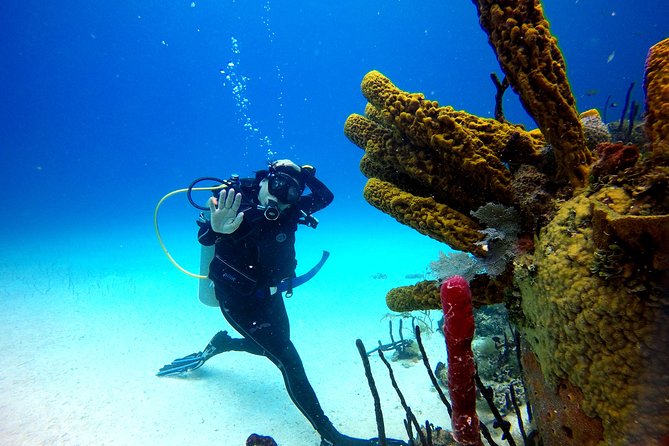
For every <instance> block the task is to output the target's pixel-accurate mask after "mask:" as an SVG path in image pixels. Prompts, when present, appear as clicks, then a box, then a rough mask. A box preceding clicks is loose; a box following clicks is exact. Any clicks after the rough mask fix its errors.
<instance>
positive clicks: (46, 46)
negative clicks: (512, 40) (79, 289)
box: [0, 0, 669, 237]
mask: <svg viewBox="0 0 669 446" xmlns="http://www.w3.org/2000/svg"><path fill="white" fill-rule="evenodd" d="M329 3H331V4H327V5H326V4H325V3H324V2H315V1H310V2H278V1H274V2H270V1H257V2H256V1H230V0H217V1H213V0H212V1H195V2H192V3H191V2H189V1H173V2H163V1H142V2H139V1H133V2H112V3H108V2H94V1H93V2H92V1H76V0H65V1H63V2H44V1H41V0H25V1H16V0H8V1H5V2H2V5H1V6H0V11H2V16H3V17H5V18H6V19H5V20H4V23H5V24H4V25H3V27H2V30H1V31H0V32H1V33H2V39H1V40H0V57H1V58H2V68H0V85H1V86H2V87H1V88H2V91H3V94H2V96H3V98H2V101H0V147H1V148H0V160H1V161H0V163H1V164H0V165H1V167H0V169H2V175H0V188H1V189H2V191H3V192H2V195H1V197H2V198H1V201H0V203H1V206H2V212H3V214H4V218H2V222H1V223H0V225H1V226H0V228H1V229H2V234H7V231H14V230H17V229H18V230H24V229H27V230H28V231H27V233H26V237H33V236H34V232H33V231H39V232H40V233H44V232H45V231H46V232H47V233H51V232H56V233H62V232H63V231H66V232H67V231H73V232H74V231H78V230H80V229H81V228H84V229H91V230H92V229H94V227H96V226H98V225H99V224H100V223H101V220H102V219H104V221H105V226H107V228H109V227H110V226H111V225H113V226H119V225H122V226H127V225H140V226H141V225H144V224H146V223H148V222H149V221H150V218H151V212H152V208H153V205H154V204H155V202H156V201H157V199H158V198H160V197H161V196H162V194H163V193H165V192H167V191H168V190H172V189H175V188H177V187H183V186H185V185H187V184H188V183H189V181H190V180H191V179H193V178H195V177H198V176H202V175H215V176H224V177H225V176H227V175H229V174H230V173H232V172H237V173H240V174H242V175H244V174H250V173H251V171H253V170H254V169H258V168H260V167H262V166H263V165H264V163H265V162H266V160H267V159H268V158H283V157H288V158H293V159H295V160H296V161H298V162H301V163H311V164H313V165H315V166H316V167H317V169H318V173H319V176H320V177H321V178H323V179H324V180H325V181H326V182H327V184H328V185H329V186H330V187H331V188H332V190H333V191H334V193H335V195H336V197H337V198H336V200H335V202H334V203H333V205H332V208H331V209H332V211H330V212H328V218H331V219H338V218H346V219H348V218H350V213H358V212H360V213H362V215H364V216H365V217H369V216H370V215H371V218H374V217H373V216H374V215H376V211H372V212H371V214H370V213H369V212H368V210H367V209H366V207H367V206H366V205H365V204H364V202H363V200H362V199H361V198H360V195H361V189H362V186H363V184H364V181H365V179H364V177H363V176H362V175H361V174H360V173H359V171H358V167H357V166H358V161H359V159H360V157H361V151H360V149H358V148H357V147H355V146H354V145H353V144H351V143H350V142H349V141H348V140H347V139H346V137H345V136H344V135H343V131H342V128H343V122H344V120H345V119H346V117H347V116H348V114H350V113H354V112H357V113H361V112H362V111H363V109H364V105H365V100H364V99H363V97H362V95H361V94H360V92H359V84H360V80H361V79H362V76H363V75H364V74H365V73H366V72H367V71H369V70H371V69H378V70H380V71H382V72H383V73H384V74H386V75H387V76H389V77H390V79H391V80H392V81H393V82H394V83H395V84H396V85H398V86H399V87H400V88H403V89H405V90H409V91H421V92H424V93H425V94H426V95H427V96H428V97H429V98H432V99H435V100H438V101H439V102H440V103H441V104H445V105H446V104H450V105H453V106H454V107H456V108H458V109H464V110H467V111H469V112H471V113H475V114H479V115H483V116H491V113H492V109H493V95H494V89H493V86H492V83H491V82H490V79H489V74H490V73H491V72H493V71H495V72H497V73H500V70H499V68H498V65H497V63H496V60H495V58H494V55H493V52H492V50H491V48H490V47H489V45H488V43H487V39H486V36H485V34H484V33H483V32H482V30H481V29H480V28H479V25H478V22H477V17H476V12H475V8H474V6H473V4H471V3H470V2H468V1H457V2H456V1H426V2H410V1H369V2H359V1H340V2H329ZM545 12H546V15H547V16H548V18H549V19H550V21H551V25H552V31H553V33H554V34H555V35H556V36H557V37H558V39H559V43H560V46H561V48H562V50H563V52H564V55H565V58H566V60H567V64H568V71H569V76H570V80H571V83H572V86H573V89H574V92H575V95H576V98H577V101H578V107H579V109H580V110H586V109H588V108H592V107H600V108H601V107H603V105H604V102H605V100H606V97H607V96H609V95H610V96H611V102H616V103H622V102H623V101H624V95H625V92H626V90H627V88H628V86H629V84H630V82H635V83H636V87H635V89H634V91H633V95H632V98H633V99H635V100H636V101H641V100H642V88H641V83H642V77H643V64H644V60H645V56H646V53H647V50H648V48H649V46H650V45H652V44H653V43H655V42H657V41H659V40H661V39H662V38H664V37H666V36H667V34H669V29H668V28H669V27H668V26H667V25H666V17H669V4H667V2H665V1H660V0H655V1H644V2H626V1H609V0H607V1H592V0H578V1H575V0H571V1H560V2H546V5H545ZM233 38H234V39H236V41H237V53H235V49H234V48H233V44H232V39H233ZM609 59H610V61H609ZM230 62H232V63H234V64H235V66H234V71H235V73H236V75H237V76H238V77H240V78H241V77H242V76H243V79H244V80H243V86H244V88H245V90H244V91H243V92H242V93H243V98H242V99H245V100H248V103H247V105H246V106H245V108H244V109H242V107H241V105H240V104H241V102H240V101H239V97H237V98H235V94H236V93H235V91H233V87H234V85H233V84H232V83H231V82H226V80H225V74H221V71H220V70H221V69H224V71H225V70H227V68H228V63H230ZM505 108H506V114H507V116H508V117H509V118H510V119H511V120H512V121H515V122H522V123H525V124H526V125H528V126H530V127H532V126H533V123H532V121H531V120H530V118H528V117H527V116H526V115H525V114H524V112H523V111H522V109H521V107H520V106H519V105H518V101H517V99H516V97H515V96H514V95H513V94H512V93H510V92H508V93H507V95H506V103H505ZM619 110H620V108H617V109H610V110H608V114H609V116H612V115H613V119H617V118H618V114H619ZM245 122H250V123H251V125H252V128H253V130H252V131H249V129H248V128H245V127H244V125H243V124H244V123H245ZM47 221H48V224H45V223H46V222H47ZM96 230H97V229H96ZM0 237H2V236H0Z"/></svg>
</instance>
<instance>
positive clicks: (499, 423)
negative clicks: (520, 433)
mask: <svg viewBox="0 0 669 446" xmlns="http://www.w3.org/2000/svg"><path fill="white" fill-rule="evenodd" d="M474 378H475V380H476V386H477V387H478V389H479V392H481V395H483V398H484V399H485V400H486V402H487V403H488V407H489V408H490V411H491V412H492V414H493V416H494V417H495V423H494V424H493V426H494V427H496V428H498V429H501V430H502V432H503V434H502V440H506V441H507V443H509V446H516V442H515V441H514V439H513V436H512V435H511V423H509V422H508V421H506V420H505V419H504V417H502V414H500V413H499V409H498V408H497V406H495V398H494V395H493V390H492V389H491V388H490V387H487V386H486V385H485V384H483V381H481V377H479V375H478V373H477V374H476V375H475V377H474Z"/></svg>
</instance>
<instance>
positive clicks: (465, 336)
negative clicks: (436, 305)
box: [441, 276, 482, 446]
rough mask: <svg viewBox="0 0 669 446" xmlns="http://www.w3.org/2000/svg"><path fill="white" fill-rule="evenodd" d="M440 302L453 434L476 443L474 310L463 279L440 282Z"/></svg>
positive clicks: (467, 442)
mask: <svg viewBox="0 0 669 446" xmlns="http://www.w3.org/2000/svg"><path fill="white" fill-rule="evenodd" d="M441 305H442V307H443V310H444V336H445V338H446V349H447V351H448V393H449V395H450V397H451V404H452V407H453V413H452V415H451V426H452V429H453V438H455V441H456V442H457V443H458V444H459V445H463V446H465V445H466V446H479V445H481V444H482V443H481V437H480V434H479V419H478V415H477V414H476V384H475V381H474V375H475V374H476V366H475V365H474V353H473V352H472V338H473V337H474V313H473V311H472V295H471V292H470V291H469V285H468V284H467V281H466V280H465V279H464V278H462V277H460V276H453V277H451V278H449V279H448V280H446V281H444V283H443V284H442V285H441Z"/></svg>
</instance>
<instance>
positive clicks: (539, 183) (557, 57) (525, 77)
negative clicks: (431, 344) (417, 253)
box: [345, 0, 669, 445]
mask: <svg viewBox="0 0 669 446" xmlns="http://www.w3.org/2000/svg"><path fill="white" fill-rule="evenodd" d="M474 3H475V4H476V5H477V8H478V12H479V17H480V22H481V26H482V28H483V29H484V30H485V31H486V32H487V33H488V36H489V39H490V43H491V46H492V47H493V48H494V50H495V51H496V53H497V56H498V59H499V61H500V64H501V66H502V69H503V70H504V72H505V74H506V76H507V77H508V79H509V83H510V85H511V87H512V88H513V89H514V91H516V92H517V93H518V94H519V95H520V97H521V101H522V103H523V105H524V107H525V109H526V110H527V111H528V112H529V113H530V114H531V115H532V117H533V118H534V119H535V121H536V122H537V123H538V125H539V129H540V132H537V131H529V132H528V131H526V130H524V129H523V128H522V127H521V126H516V125H512V124H509V123H506V122H505V123H500V122H497V121H494V120H491V119H484V118H479V117H476V116H473V115H470V114H468V113H466V112H464V111H456V110H454V109H453V108H452V107H441V106H439V104H438V103H436V102H435V101H431V100H428V99H426V98H425V97H424V96H423V95H422V94H420V93H407V92H404V91H401V90H400V89H398V88H397V87H396V86H395V85H393V84H392V83H391V82H390V80H388V79H387V78H386V77H385V76H383V75H382V74H381V73H379V72H376V71H372V72H370V73H369V74H367V75H366V76H365V78H364V79H363V82H362V91H363V94H364V95H365V97H366V98H367V100H368V101H369V104H368V106H367V108H366V110H365V116H361V115H355V114H354V115H351V116H350V117H349V118H348V120H347V121H346V125H345V133H346V135H347V136H348V137H349V139H350V140H351V141H352V142H354V143H355V144H356V145H358V146H359V147H361V148H363V149H364V150H365V154H364V156H363V158H362V161H361V170H362V171H363V173H364V174H365V175H366V176H368V177H369V181H368V183H367V185H366V187H365V192H364V195H365V198H366V199H367V200H368V201H369V202H370V203H371V204H372V205H374V206H376V207H378V208H379V209H381V210H383V211H384V212H387V213H389V214H390V215H392V216H393V217H395V218H396V219H397V220H399V221H400V222H402V223H404V224H406V225H409V226H411V227H413V228H415V229H416V230H418V231H420V232H421V233H423V234H427V235H429V236H431V237H433V238H435V239H437V240H440V241H442V242H444V243H446V244H448V245H449V246H451V247H453V248H455V249H457V250H460V251H464V252H467V253H470V254H471V255H473V256H475V257H476V258H478V259H483V260H485V259H486V257H487V256H489V255H490V252H491V251H493V250H494V248H495V247H494V243H495V241H494V240H492V241H489V242H488V241H487V240H488V239H487V238H486V233H487V234H490V233H495V231H496V229H497V228H494V227H491V226H490V224H489V223H486V222H483V221H481V220H479V219H478V218H477V217H476V216H475V215H474V211H476V210H477V209H479V208H480V207H481V206H483V205H484V204H486V203H489V202H492V203H497V204H499V205H502V206H504V207H509V206H511V207H515V208H516V209H517V210H518V211H519V212H518V214H517V215H518V218H519V227H520V234H519V235H518V238H517V243H516V247H515V249H514V250H513V251H511V252H510V253H511V254H512V256H511V257H512V261H511V262H509V264H508V266H507V269H506V270H505V271H504V272H502V273H501V274H500V275H499V276H498V277H495V278H491V277H489V276H488V275H477V276H475V277H474V279H473V280H472V281H471V283H470V285H471V288H472V294H473V303H474V305H475V306H476V305H482V304H487V303H494V302H505V303H506V305H507V308H508V310H509V313H510V314H511V315H513V318H514V322H515V324H516V325H517V326H518V328H519V330H520V332H521V334H522V337H523V342H524V345H526V346H527V349H526V350H527V354H526V355H525V358H524V361H525V362H527V363H528V364H529V361H530V360H532V358H535V359H536V361H538V364H539V366H538V367H534V371H535V372H536V371H537V370H539V372H538V373H534V374H533V377H532V379H533V380H534V381H533V382H534V384H533V385H534V388H535V389H538V388H541V389H542V390H541V393H537V392H535V393H533V392H529V394H530V396H532V395H534V396H533V397H534V398H535V399H536V400H535V401H533V403H534V406H535V409H537V410H538V411H539V412H538V413H537V420H542V419H543V420H545V421H546V422H545V423H544V424H543V425H542V424H541V423H540V425H539V428H540V431H541V432H540V433H541V435H542V439H543V444H545V445H551V444H553V445H554V444H577V442H578V440H577V439H578V438H581V439H582V438H589V440H588V441H593V442H597V441H600V442H602V443H605V444H610V445H623V444H644V445H657V444H663V443H662V441H666V440H667V438H669V437H667V433H669V400H666V399H665V398H664V397H663V395H666V394H669V373H667V371H669V351H668V350H667V345H669V295H668V293H667V291H666V290H667V289H669V215H668V214H669V196H668V195H669V194H668V193H667V187H668V185H669V105H667V104H669V39H667V40H664V41H662V42H660V43H658V44H657V45H655V46H654V47H653V48H652V49H651V50H650V52H649V56H648V60H647V63H646V73H645V82H644V87H645V91H646V108H647V110H646V122H645V124H646V131H647V135H648V144H647V145H640V146H639V145H637V146H632V145H630V144H627V145H625V144H622V145H616V144H615V143H612V142H611V141H608V140H607V132H606V129H605V128H604V126H602V125H601V118H599V116H598V115H597V114H596V113H594V112H586V113H584V114H583V115H581V116H579V114H578V112H577V110H576V107H575V102H574V99H573V96H572V93H571V90H570V87H569V83H568V81H567V78H566V75H565V69H564V67H565V64H564V60H563V58H562V55H561V53H560V51H559V49H558V47H557V44H556V40H555V38H553V37H552V36H551V35H550V32H549V26H548V22H547V20H546V19H545V18H544V16H543V12H542V10H541V5H540V3H539V2H538V1H537V0H533V1H529V2H520V1H513V0H504V1H496V2H492V1H489V0H478V1H475V2H474ZM586 142H587V143H586ZM589 147H590V148H589ZM593 153H597V154H598V155H599V157H598V159H597V160H595V159H593V158H594V157H593ZM387 303H388V306H389V307H390V308H391V309H393V310H395V311H410V310H413V309H436V308H438V307H439V294H438V288H437V287H436V283H435V281H432V282H430V281H424V282H420V283H418V284H417V285H415V286H412V287H400V288H396V289H395V290H392V291H390V292H389V293H388V295H387ZM539 381H541V382H539ZM560 389H562V391H560ZM564 389H568V391H567V392H565V391H564ZM543 392H549V393H551V392H554V393H551V395H552V396H558V397H559V398H563V397H565V395H567V394H569V395H578V398H575V399H570V398H563V399H561V400H560V403H559V404H555V405H553V404H542V400H541V399H542V398H544V397H543V396H542V393H543ZM546 398H549V396H546ZM531 399H532V398H531ZM577 406H578V407H577ZM542 410H547V411H548V410H550V411H557V412H555V413H554V414H552V415H551V416H548V415H549V414H543V413H541V411H542ZM560 411H562V412H560ZM560 420H569V421H568V423H569V425H568V426H567V425H566V424H562V426H563V428H564V429H562V430H561V429H560V428H559V427H560V423H561V421H560ZM563 423H567V421H564V422H563ZM569 430H572V432H573V435H571V440H569V438H570V435H567V436H565V435H564V434H565V432H568V431H569ZM586 431H589V434H588V435H586V433H587V432H586ZM598 437H599V438H598ZM565 439H566V440H565ZM565 441H571V443H568V442H567V443H565ZM593 444H594V443H593Z"/></svg>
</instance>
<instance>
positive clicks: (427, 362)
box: [414, 326, 453, 417]
mask: <svg viewBox="0 0 669 446" xmlns="http://www.w3.org/2000/svg"><path fill="white" fill-rule="evenodd" d="M414 333H415V335H416V342H417V343H418V348H419V349H420V354H421V356H422V357H423V364H424V365H425V368H426V369H427V374H428V375H429V376H430V381H432V386H433V387H434V390H436V391H437V394H438V395H439V398H440V399H441V402H442V403H444V405H445V406H446V410H447V411H448V416H449V417H452V416H453V409H452V408H451V403H449V402H448V398H446V395H444V392H443V391H442V390H441V387H440V386H439V382H438V381H437V377H436V376H434V372H433V371H432V367H430V360H429V359H428V357H427V354H426V353H425V347H423V341H422V339H421V336H420V327H419V326H416V329H415V332H414Z"/></svg>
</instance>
